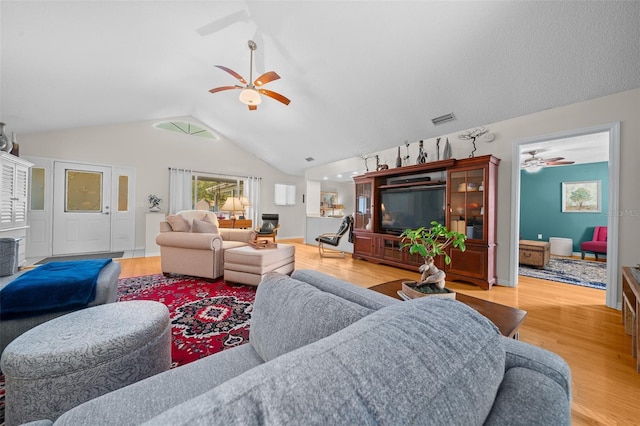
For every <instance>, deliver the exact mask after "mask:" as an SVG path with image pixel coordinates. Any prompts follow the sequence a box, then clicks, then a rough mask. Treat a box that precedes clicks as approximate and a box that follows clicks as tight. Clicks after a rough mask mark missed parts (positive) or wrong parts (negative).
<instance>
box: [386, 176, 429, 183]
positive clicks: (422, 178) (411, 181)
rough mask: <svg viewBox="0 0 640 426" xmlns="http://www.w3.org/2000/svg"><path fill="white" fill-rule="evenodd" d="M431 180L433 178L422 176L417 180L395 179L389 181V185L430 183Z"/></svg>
mask: <svg viewBox="0 0 640 426" xmlns="http://www.w3.org/2000/svg"><path fill="white" fill-rule="evenodd" d="M430 180H431V178H430V177H429V176H422V177H417V178H406V179H394V180H391V181H389V184H391V185H394V184H397V183H415V182H429V181H430Z"/></svg>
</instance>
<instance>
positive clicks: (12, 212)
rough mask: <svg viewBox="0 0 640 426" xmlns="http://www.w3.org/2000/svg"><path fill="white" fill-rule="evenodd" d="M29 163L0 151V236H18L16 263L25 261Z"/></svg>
mask: <svg viewBox="0 0 640 426" xmlns="http://www.w3.org/2000/svg"><path fill="white" fill-rule="evenodd" d="M31 166H32V164H31V163H29V162H28V161H25V160H23V159H21V158H19V157H16V156H13V155H11V154H8V153H6V152H0V238H19V239H20V244H19V251H18V265H19V266H22V265H24V263H25V251H26V250H25V243H26V235H27V227H28V226H27V205H28V196H29V168H30V167H31Z"/></svg>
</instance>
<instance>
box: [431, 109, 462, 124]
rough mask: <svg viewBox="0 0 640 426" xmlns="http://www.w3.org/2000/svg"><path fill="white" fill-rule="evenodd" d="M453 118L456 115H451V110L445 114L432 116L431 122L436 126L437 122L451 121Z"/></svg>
mask: <svg viewBox="0 0 640 426" xmlns="http://www.w3.org/2000/svg"><path fill="white" fill-rule="evenodd" d="M455 119H456V117H455V116H454V115H453V113H452V112H450V113H449V114H445V115H441V116H440V117H436V118H432V119H431V122H432V123H433V124H434V125H435V126H437V125H438V124H442V123H448V122H449V121H453V120H455Z"/></svg>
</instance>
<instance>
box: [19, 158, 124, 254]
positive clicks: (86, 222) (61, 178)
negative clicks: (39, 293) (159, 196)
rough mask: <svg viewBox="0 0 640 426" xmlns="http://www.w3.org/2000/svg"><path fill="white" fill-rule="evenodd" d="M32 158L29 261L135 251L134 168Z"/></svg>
mask: <svg viewBox="0 0 640 426" xmlns="http://www.w3.org/2000/svg"><path fill="white" fill-rule="evenodd" d="M28 159H29V161H31V162H32V163H33V164H34V167H32V169H31V178H30V185H31V188H30V200H29V210H28V213H27V216H28V220H29V226H30V227H29V229H28V230H27V257H30V258H38V257H49V256H60V255H71V254H80V253H95V252H109V251H127V250H133V249H134V246H135V214H136V209H135V169H134V168H132V167H121V166H109V165H98V164H86V163H74V162H70V161H62V160H56V159H52V158H45V157H34V156H30V157H29V158H28Z"/></svg>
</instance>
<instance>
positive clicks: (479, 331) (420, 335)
mask: <svg viewBox="0 0 640 426" xmlns="http://www.w3.org/2000/svg"><path fill="white" fill-rule="evenodd" d="M261 286H262V284H261ZM260 288H261V287H258V290H260ZM501 338H502V337H501V336H500V335H499V333H498V331H497V329H496V327H495V326H494V325H493V324H492V323H490V321H489V320H487V319H486V318H484V317H483V316H482V315H480V314H479V313H477V312H476V311H474V310H473V309H471V308H469V307H468V306H466V305H464V304H462V303H460V302H457V301H455V300H450V299H442V298H429V297H424V298H419V299H415V300H412V301H409V302H402V303H396V304H393V305H390V306H388V307H386V308H383V309H380V310H378V311H376V312H374V313H372V314H370V315H367V316H366V317H364V318H362V319H361V320H360V321H358V322H356V323H354V324H352V325H351V326H349V327H347V328H345V329H343V330H341V331H339V332H337V333H335V334H333V335H331V336H329V337H327V338H325V339H322V340H320V341H317V342H315V343H312V344H310V345H307V346H305V347H303V348H300V349H298V350H296V351H293V352H290V353H287V354H285V355H282V356H280V357H279V358H277V359H274V360H273V361H271V362H268V363H266V364H263V365H261V366H259V367H256V368H254V369H252V370H250V371H247V372H246V373H244V374H242V375H240V376H238V377H236V378H234V379H232V380H229V381H228V382H225V383H223V384H221V385H220V386H217V387H216V388H215V389H213V390H211V391H209V392H207V393H205V394H203V395H201V396H199V397H196V398H193V399H191V400H190V401H187V402H186V403H184V404H181V405H179V406H177V407H175V408H173V409H171V410H168V411H166V412H164V413H162V414H161V415H159V416H158V417H156V418H154V419H152V420H151V421H150V422H149V424H172V425H192V424H225V425H227V424H238V425H240V424H243V425H244V424H258V423H261V424H443V425H450V424H458V425H463V424H464V425H479V424H482V423H483V422H484V421H485V419H486V418H487V415H488V414H489V412H490V410H491V407H492V404H493V400H494V398H495V396H496V393H497V390H498V387H499V385H500V382H501V380H502V377H503V373H504V359H505V353H504V348H503V346H502V345H501V344H500V341H501Z"/></svg>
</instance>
